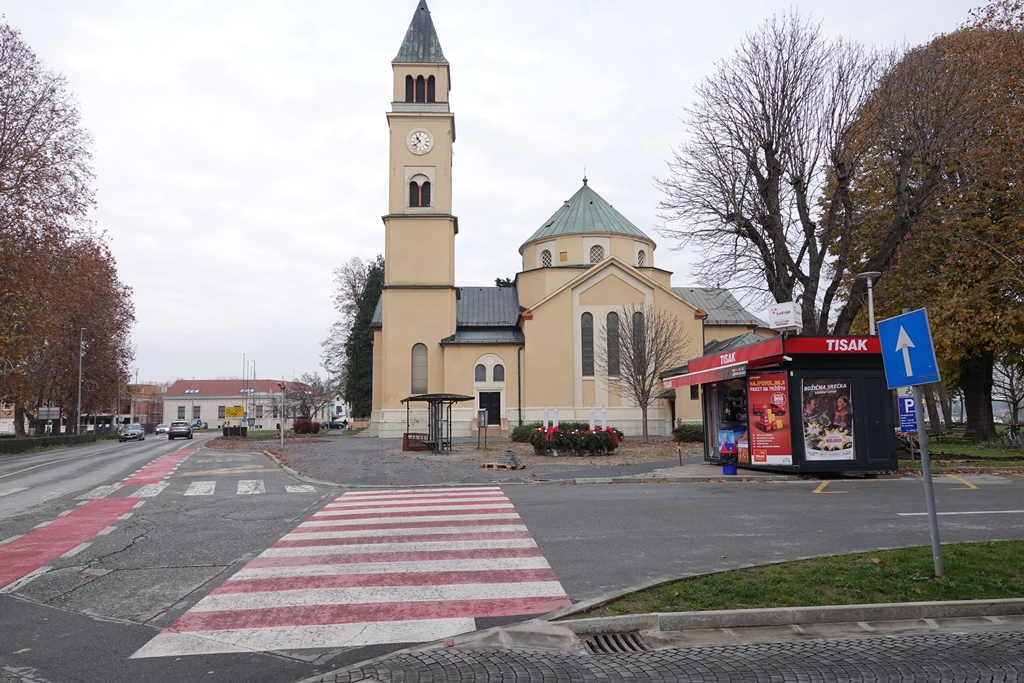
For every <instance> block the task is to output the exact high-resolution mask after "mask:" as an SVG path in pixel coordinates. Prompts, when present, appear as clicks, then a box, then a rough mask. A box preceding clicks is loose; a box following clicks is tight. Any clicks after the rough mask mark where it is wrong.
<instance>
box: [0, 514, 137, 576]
mask: <svg viewBox="0 0 1024 683" xmlns="http://www.w3.org/2000/svg"><path fill="white" fill-rule="evenodd" d="M141 500H142V499H141V498H103V499H99V500H90V501H89V502H87V503H86V504H85V505H81V506H79V507H77V508H75V509H74V510H72V511H71V513H70V514H68V515H65V516H64V517H59V518H57V519H55V520H53V521H52V522H50V523H49V524H47V525H46V526H44V527H42V528H39V529H36V530H35V531H32V532H29V533H27V534H25V535H24V536H22V537H21V538H17V539H15V540H13V541H11V542H10V543H7V544H5V545H2V546H0V588H3V587H4V586H8V585H10V584H11V583H13V582H15V581H17V580H18V579H20V578H22V577H24V576H26V575H27V574H31V573H32V572H34V571H35V570H37V569H39V568H40V567H42V566H44V565H46V564H47V563H48V562H52V561H53V560H55V559H57V558H58V557H60V556H61V555H63V554H64V553H66V552H68V551H69V550H71V549H73V548H75V547H77V546H79V545H81V544H82V543H85V542H86V541H89V540H91V539H92V538H93V537H95V536H96V534H98V533H99V532H101V531H103V530H104V529H106V528H107V527H108V526H110V525H111V524H113V523H114V522H115V521H116V520H117V518H118V517H120V516H121V515H123V514H124V513H126V512H128V511H129V510H131V509H132V508H133V507H135V505H136V503H138V502H139V501H141Z"/></svg>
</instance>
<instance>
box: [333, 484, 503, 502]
mask: <svg viewBox="0 0 1024 683" xmlns="http://www.w3.org/2000/svg"><path fill="white" fill-rule="evenodd" d="M500 490H501V487H500V486H465V487H463V488H459V489H397V490H394V491H392V490H388V491H349V492H347V493H345V499H346V500H348V499H350V498H373V497H381V496H386V497H391V496H395V495H398V494H400V493H401V494H404V495H408V496H410V497H415V496H421V495H428V496H436V495H437V494H438V493H453V492H458V493H465V492H466V491H500Z"/></svg>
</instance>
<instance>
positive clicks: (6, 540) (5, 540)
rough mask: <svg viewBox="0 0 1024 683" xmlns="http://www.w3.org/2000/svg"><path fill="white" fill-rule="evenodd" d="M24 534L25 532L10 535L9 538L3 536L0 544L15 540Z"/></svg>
mask: <svg viewBox="0 0 1024 683" xmlns="http://www.w3.org/2000/svg"><path fill="white" fill-rule="evenodd" d="M24 535H25V534H17V535H15V536H11V537H10V538H5V539H4V540H2V541H0V545H4V544H5V543H10V542H11V541H17V540H18V539H19V538H21V537H22V536H24Z"/></svg>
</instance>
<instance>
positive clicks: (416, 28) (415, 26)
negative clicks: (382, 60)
mask: <svg viewBox="0 0 1024 683" xmlns="http://www.w3.org/2000/svg"><path fill="white" fill-rule="evenodd" d="M391 61H392V62H396V63H399V64H408V63H419V62H432V63H444V64H447V63H448V60H447V59H445V58H444V52H442V51H441V42H440V41H439V40H438V39H437V32H436V31H435V30H434V22H433V21H431V20H430V10H429V9H428V8H427V2H426V0H420V4H418V5H416V12H415V13H414V14H413V15H412V21H411V22H410V23H409V30H408V31H406V32H405V40H403V41H402V47H400V48H398V55H397V56H396V57H395V58H394V59H392V60H391Z"/></svg>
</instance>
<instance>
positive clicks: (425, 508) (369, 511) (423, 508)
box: [317, 498, 513, 519]
mask: <svg viewBox="0 0 1024 683" xmlns="http://www.w3.org/2000/svg"><path fill="white" fill-rule="evenodd" d="M505 500H508V499H507V498H506V499H505ZM479 508H489V509H492V510H496V509H499V508H509V509H512V508H513V505H512V503H507V502H506V503H465V504H458V505H414V506H412V507H405V508H398V509H395V508H380V507H376V508H361V509H360V508H356V509H354V510H325V511H324V512H322V513H317V516H321V515H324V516H326V515H331V516H332V517H333V516H335V515H338V516H343V515H374V514H378V513H384V514H388V513H405V512H430V511H432V510H452V511H455V510H463V509H471V510H475V509H479ZM391 519H394V518H391Z"/></svg>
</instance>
